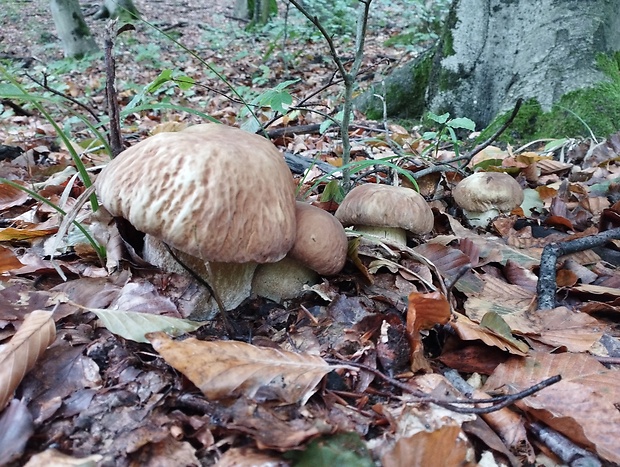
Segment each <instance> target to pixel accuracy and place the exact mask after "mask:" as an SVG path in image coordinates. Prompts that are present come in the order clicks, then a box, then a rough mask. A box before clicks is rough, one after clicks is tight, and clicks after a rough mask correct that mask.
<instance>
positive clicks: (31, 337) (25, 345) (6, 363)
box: [0, 310, 56, 408]
mask: <svg viewBox="0 0 620 467" xmlns="http://www.w3.org/2000/svg"><path fill="white" fill-rule="evenodd" d="M55 338H56V327H55V325H54V320H53V319H52V312H51V311H44V310H35V311H33V312H32V313H30V314H29V315H28V316H27V317H26V319H25V320H24V322H23V324H22V325H21V327H20V328H19V330H18V331H17V332H16V333H15V335H14V336H13V338H12V339H11V340H10V341H9V343H8V344H6V345H5V346H4V347H3V348H2V350H0V408H4V407H5V406H6V404H7V402H8V401H9V400H10V399H11V397H12V396H13V391H15V388H17V386H19V383H21V381H22V379H23V378H24V376H25V375H26V373H27V372H28V371H29V370H31V369H32V367H33V366H34V365H35V363H36V362H37V360H38V358H39V357H40V356H41V355H42V354H43V352H45V349H47V347H48V346H49V345H50V344H51V343H52V342H54V339H55Z"/></svg>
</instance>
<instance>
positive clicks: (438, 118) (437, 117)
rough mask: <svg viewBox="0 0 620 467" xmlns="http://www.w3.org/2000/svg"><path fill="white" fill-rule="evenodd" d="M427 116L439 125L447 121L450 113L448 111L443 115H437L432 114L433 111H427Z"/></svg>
mask: <svg viewBox="0 0 620 467" xmlns="http://www.w3.org/2000/svg"><path fill="white" fill-rule="evenodd" d="M427 116H428V118H430V119H431V120H433V121H434V122H437V123H439V124H441V125H443V124H445V123H446V122H447V121H448V119H449V118H450V114H449V113H445V114H443V115H437V114H434V113H433V112H429V113H428V115H427Z"/></svg>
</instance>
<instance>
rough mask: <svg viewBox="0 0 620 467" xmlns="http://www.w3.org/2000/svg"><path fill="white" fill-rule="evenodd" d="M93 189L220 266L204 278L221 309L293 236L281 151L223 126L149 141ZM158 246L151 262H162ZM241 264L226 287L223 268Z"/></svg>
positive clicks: (210, 266) (122, 213)
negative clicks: (240, 270) (241, 279)
mask: <svg viewBox="0 0 620 467" xmlns="http://www.w3.org/2000/svg"><path fill="white" fill-rule="evenodd" d="M96 186H97V193H98V195H99V197H100V199H101V202H102V204H103V206H104V207H105V208H107V209H108V211H110V212H111V213H112V215H114V216H119V217H123V218H125V219H127V220H128V221H129V222H130V223H131V224H132V225H133V226H134V227H135V228H136V229H138V230H140V231H142V232H144V233H146V234H147V235H148V236H150V237H152V239H151V240H153V239H155V240H159V241H161V242H165V243H166V244H167V245H169V246H170V247H172V248H174V249H177V250H178V251H180V252H182V253H185V254H187V255H191V256H192V257H194V258H195V259H197V260H198V261H199V262H202V263H203V264H204V263H206V270H207V271H209V270H211V271H216V270H217V271H219V272H217V273H216V272H213V275H216V274H217V277H209V278H207V282H209V279H210V280H211V281H212V282H214V284H212V287H213V288H214V289H216V290H215V291H216V293H217V292H219V294H220V295H221V296H222V302H224V305H225V308H227V309H233V308H235V307H236V306H238V305H239V303H240V302H241V301H243V299H244V297H247V296H249V294H250V285H251V277H252V273H253V271H254V268H255V267H256V264H257V263H268V262H275V261H278V260H280V259H282V258H283V257H284V256H285V255H286V254H287V253H288V251H289V250H290V249H291V248H292V246H293V242H294V241H295V234H296V223H295V186H294V181H293V177H292V175H291V172H290V170H289V168H288V166H287V165H286V163H285V162H284V159H283V157H282V155H281V154H280V152H279V151H278V149H277V148H276V147H275V146H274V145H273V144H271V143H270V142H269V141H268V140H266V139H265V138H263V137H260V136H258V135H254V134H251V133H247V132H245V131H242V130H239V129H235V128H231V127H227V126H225V125H218V124H206V125H196V126H193V127H189V128H187V129H186V130H183V131H181V132H175V133H160V134H157V135H155V136H152V137H150V138H147V139H146V140H144V141H142V142H140V143H138V144H136V145H135V146H133V147H131V148H129V149H127V150H125V151H123V152H122V153H121V154H119V156H118V157H116V158H115V159H114V160H112V161H111V162H110V163H109V164H108V165H107V167H105V168H104V169H103V171H102V172H101V174H100V175H99V177H98V178H97V181H96ZM152 243H154V242H153V241H148V242H147V244H152ZM161 250H162V249H159V251H157V252H155V253H154V254H153V255H152V258H153V261H152V262H156V263H158V264H157V265H159V266H162V267H165V265H166V264H170V261H169V260H166V259H165V258H164V257H165V256H166V255H165V254H162V253H161ZM145 256H148V252H147V253H146V254H145ZM147 259H149V258H147ZM149 260H151V259H149ZM240 264H241V265H247V269H248V271H246V273H245V274H244V277H245V278H246V279H245V280H244V283H243V284H239V283H238V280H236V281H235V283H234V285H232V286H231V287H232V289H231V290H227V286H226V282H227V281H226V276H227V274H228V273H227V272H226V270H227V267H228V266H227V265H236V266H234V267H235V268H236V269H237V270H238V268H239V265H240ZM243 267H244V268H246V266H243ZM235 276H238V274H237V273H236V274H235ZM220 279H222V280H220ZM229 295H230V297H229ZM211 305H212V304H211ZM212 314H213V313H212V310H211V311H207V312H206V313H204V315H205V316H207V315H212Z"/></svg>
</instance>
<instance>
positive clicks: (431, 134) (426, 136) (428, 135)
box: [422, 131, 437, 141]
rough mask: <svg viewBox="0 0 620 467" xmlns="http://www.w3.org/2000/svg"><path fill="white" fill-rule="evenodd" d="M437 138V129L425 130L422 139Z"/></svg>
mask: <svg viewBox="0 0 620 467" xmlns="http://www.w3.org/2000/svg"><path fill="white" fill-rule="evenodd" d="M435 138H437V132H436V131H425V132H424V134H423V135H422V139H423V140H426V141H431V140H434V139H435Z"/></svg>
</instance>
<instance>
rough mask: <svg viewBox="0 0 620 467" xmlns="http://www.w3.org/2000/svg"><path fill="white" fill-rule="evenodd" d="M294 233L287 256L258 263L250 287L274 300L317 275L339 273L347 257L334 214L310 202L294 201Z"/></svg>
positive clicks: (296, 291)
mask: <svg viewBox="0 0 620 467" xmlns="http://www.w3.org/2000/svg"><path fill="white" fill-rule="evenodd" d="M295 215H296V218H297V236H296V240H295V243H294V245H293V248H292V249H291V251H289V253H288V255H287V256H286V257H285V258H284V259H282V260H281V261H278V262H277V263H270V264H262V265H260V266H259V267H258V268H257V270H256V274H255V275H254V280H253V282H252V290H253V291H254V293H255V294H256V295H258V296H261V297H265V298H269V299H270V300H273V301H274V302H281V301H282V300H286V299H291V298H295V297H297V296H299V295H300V294H301V293H302V292H303V286H304V285H312V284H315V283H317V282H318V276H319V275H323V276H330V275H334V274H337V273H339V272H340V271H341V270H342V268H343V267H344V263H345V261H346V259H347V236H346V234H345V232H344V229H343V228H342V225H341V224H340V222H338V220H336V218H335V217H334V216H332V215H331V214H329V213H328V212H327V211H324V210H323V209H321V208H318V207H316V206H312V205H311V204H307V203H302V202H300V201H298V202H297V204H296V209H295Z"/></svg>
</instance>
